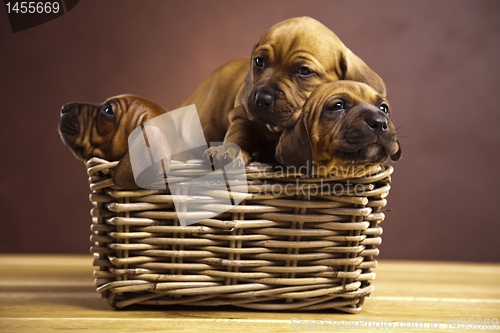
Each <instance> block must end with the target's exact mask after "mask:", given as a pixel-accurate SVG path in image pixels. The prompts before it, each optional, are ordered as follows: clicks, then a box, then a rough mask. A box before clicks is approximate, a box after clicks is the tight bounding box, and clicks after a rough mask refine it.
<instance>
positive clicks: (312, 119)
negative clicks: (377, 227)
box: [276, 81, 401, 176]
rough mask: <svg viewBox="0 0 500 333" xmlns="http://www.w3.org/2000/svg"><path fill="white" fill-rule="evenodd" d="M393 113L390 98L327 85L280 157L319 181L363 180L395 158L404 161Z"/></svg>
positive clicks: (288, 134)
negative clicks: (332, 178) (342, 177)
mask: <svg viewBox="0 0 500 333" xmlns="http://www.w3.org/2000/svg"><path fill="white" fill-rule="evenodd" d="M391 113H392V111H391V110H390V108H389V104H388V102H387V100H386V99H385V96H384V95H383V94H381V93H379V92H377V91H376V90H375V89H373V88H372V87H370V86H368V85H366V84H364V83H360V82H354V81H336V82H331V83H326V84H323V85H321V86H319V87H318V88H317V89H316V90H315V91H314V92H313V93H312V94H311V96H309V99H308V100H307V101H306V103H305V104H304V109H303V111H302V114H301V116H300V118H299V120H298V121H297V123H296V124H295V125H294V126H293V127H290V128H287V129H285V131H284V132H283V134H282V135H281V138H280V140H279V143H278V146H277V148H276V157H277V159H278V160H279V161H280V163H282V164H283V165H285V166H289V167H294V168H296V170H299V168H301V170H308V172H307V173H309V174H313V175H319V176H326V175H328V174H332V173H333V174H336V175H339V176H340V175H342V174H350V175H353V176H361V175H363V174H364V173H366V172H368V171H369V170H370V168H371V167H373V166H376V165H380V164H381V163H384V162H385V161H386V160H387V158H388V157H389V156H390V157H391V159H392V160H393V161H397V160H399V159H400V158H401V147H400V145H399V142H398V139H397V134H396V129H395V128H394V125H393V123H392V121H391ZM304 167H305V169H304ZM351 172H352V173H351Z"/></svg>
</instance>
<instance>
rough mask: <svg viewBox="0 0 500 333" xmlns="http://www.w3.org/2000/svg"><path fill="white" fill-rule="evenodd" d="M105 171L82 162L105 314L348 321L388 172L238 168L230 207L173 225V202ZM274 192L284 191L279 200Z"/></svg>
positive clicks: (188, 172)
mask: <svg viewBox="0 0 500 333" xmlns="http://www.w3.org/2000/svg"><path fill="white" fill-rule="evenodd" d="M117 163H118V162H108V161H104V160H101V159H96V158H93V159H91V160H89V162H88V163H87V166H88V175H89V176H90V178H89V180H90V189H91V191H92V194H91V195H90V201H91V202H92V203H93V204H94V206H95V207H94V208H93V209H92V211H91V215H92V221H93V224H92V228H91V230H92V231H93V234H92V236H91V242H94V245H93V246H92V248H91V252H92V253H93V254H94V262H93V265H94V266H96V269H95V271H94V276H95V284H96V286H97V291H98V292H100V293H102V295H103V297H104V298H106V299H107V300H108V302H109V304H110V305H111V306H113V307H117V308H123V307H126V306H129V305H133V304H147V305H173V304H183V305H191V306H193V305H196V306H220V305H234V306H238V307H244V308H251V309H258V310H294V311H296V310H301V311H302V310H304V311H305V310H321V309H337V310H340V311H343V312H348V313H358V312H359V311H361V306H362V304H363V301H364V299H365V297H367V296H369V295H370V293H371V292H372V291H373V284H372V282H371V281H372V280H373V279H374V278H375V273H373V272H372V269H373V268H375V267H376V265H377V262H376V260H374V259H373V257H375V256H377V255H378V253H379V251H378V249H377V248H376V245H378V244H380V243H381V238H380V235H381V234H382V229H381V228H380V227H379V223H380V222H382V221H383V220H384V214H383V213H382V212H381V209H382V208H383V207H384V206H385V205H386V203H387V201H386V199H385V198H386V196H387V195H388V192H389V189H390V185H389V184H390V175H391V173H392V172H393V168H392V167H391V166H382V167H380V168H379V171H378V173H376V174H375V175H371V176H369V177H362V178H350V179H340V178H304V177H299V176H300V175H296V174H287V175H283V174H282V173H281V174H278V173H277V172H274V171H276V169H272V167H271V166H269V165H250V166H248V167H247V168H246V171H247V178H248V182H247V184H248V194H247V195H246V196H245V200H244V201H243V202H242V203H241V204H240V205H237V206H232V207H229V210H228V211H227V212H225V213H222V214H220V215H218V216H216V217H214V218H210V219H205V220H203V221H201V222H199V223H196V224H193V225H188V226H180V225H179V219H178V215H177V213H176V211H175V209H174V204H173V197H174V196H175V195H178V194H177V193H173V194H171V193H170V192H169V190H168V189H167V190H135V191H129V190H115V189H113V183H112V181H111V178H110V176H109V171H110V170H111V169H112V168H114V167H115V166H116V165H117ZM176 167H177V168H178V169H179V170H178V171H176V172H178V176H179V177H181V178H184V179H189V178H190V177H191V178H193V176H194V175H196V176H198V175H199V174H200V168H201V165H196V164H184V165H176ZM264 169H265V170H266V172H262V171H263V170H264ZM290 184H292V185H290ZM349 184H351V186H349ZM286 185H288V187H287V192H286V193H284V191H280V189H283V188H284V187H285V186H286ZM335 185H337V186H336V187H335ZM354 185H355V188H354ZM318 186H320V187H321V189H322V190H321V191H320V193H317V192H318ZM340 186H344V191H343V192H342V193H341V195H338V188H339V187H340ZM313 188H314V189H315V191H314V192H312V190H311V189H313ZM335 189H336V190H335ZM345 189H347V190H345ZM290 191H292V192H294V191H295V193H290ZM360 192H361V193H362V194H361V195H360V194H359V193H360ZM191 199H193V200H196V198H191Z"/></svg>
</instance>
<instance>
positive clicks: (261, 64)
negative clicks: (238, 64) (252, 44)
mask: <svg viewBox="0 0 500 333" xmlns="http://www.w3.org/2000/svg"><path fill="white" fill-rule="evenodd" d="M253 63H254V64H255V67H258V68H262V67H264V59H263V58H261V57H257V58H254V59H253Z"/></svg>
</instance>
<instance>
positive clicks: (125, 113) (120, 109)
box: [59, 95, 166, 188]
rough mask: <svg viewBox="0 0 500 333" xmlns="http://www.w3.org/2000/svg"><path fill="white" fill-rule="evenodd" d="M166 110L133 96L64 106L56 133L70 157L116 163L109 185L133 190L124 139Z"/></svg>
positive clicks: (131, 174) (126, 140) (132, 180)
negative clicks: (99, 159)
mask: <svg viewBox="0 0 500 333" xmlns="http://www.w3.org/2000/svg"><path fill="white" fill-rule="evenodd" d="M165 112H166V111H165V110H164V109H163V108H161V107H160V106H158V105H157V104H155V103H153V102H151V101H149V100H147V99H144V98H141V97H138V96H134V95H120V96H116V97H112V98H109V99H107V100H106V101H105V102H104V103H102V104H84V103H68V104H66V105H64V106H63V107H62V109H61V118H60V120H59V134H60V136H61V138H62V140H63V142H64V143H65V144H66V145H67V146H68V147H69V148H70V149H71V151H72V152H73V154H74V155H75V156H76V157H77V158H78V159H80V160H82V161H84V162H86V161H87V160H88V159H90V158H91V157H100V158H103V159H106V160H108V161H116V160H120V163H119V164H118V165H117V167H116V168H115V171H114V174H113V182H114V184H115V185H116V186H118V187H122V188H137V185H136V184H135V182H134V176H133V173H132V169H131V164H130V156H129V154H128V153H127V150H128V137H129V135H130V133H131V132H132V131H133V130H134V129H135V128H136V127H138V126H140V125H141V124H143V123H145V122H146V121H148V120H150V119H153V118H155V117H156V116H159V115H161V114H163V113H165Z"/></svg>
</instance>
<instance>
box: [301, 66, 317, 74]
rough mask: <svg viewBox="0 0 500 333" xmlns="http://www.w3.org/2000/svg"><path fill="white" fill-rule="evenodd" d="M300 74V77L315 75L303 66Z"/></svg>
mask: <svg viewBox="0 0 500 333" xmlns="http://www.w3.org/2000/svg"><path fill="white" fill-rule="evenodd" d="M298 73H299V74H300V75H304V76H307V75H311V74H314V71H312V70H311V69H310V68H309V67H306V66H301V67H300V68H299V71H298Z"/></svg>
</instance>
